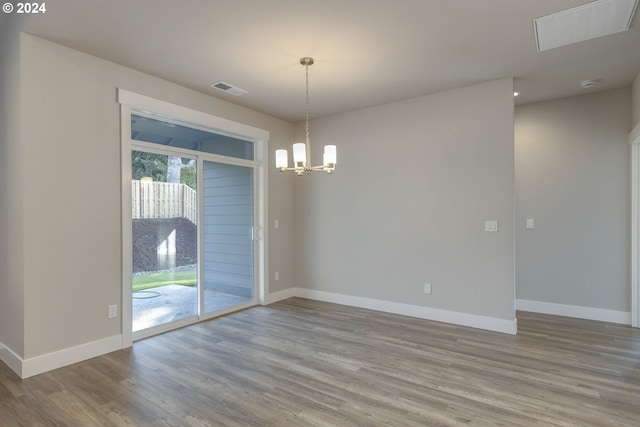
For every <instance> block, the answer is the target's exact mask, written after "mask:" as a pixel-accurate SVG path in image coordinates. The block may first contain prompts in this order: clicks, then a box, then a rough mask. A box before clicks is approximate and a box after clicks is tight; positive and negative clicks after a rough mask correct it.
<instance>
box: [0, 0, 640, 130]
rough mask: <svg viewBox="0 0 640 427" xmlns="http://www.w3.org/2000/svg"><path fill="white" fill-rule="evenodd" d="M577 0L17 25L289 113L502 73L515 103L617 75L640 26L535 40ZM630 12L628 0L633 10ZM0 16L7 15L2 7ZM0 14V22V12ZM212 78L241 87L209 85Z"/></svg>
mask: <svg viewBox="0 0 640 427" xmlns="http://www.w3.org/2000/svg"><path fill="white" fill-rule="evenodd" d="M588 2H589V0H553V1H552V0H517V1H515V0H185V1H176V0H135V1H133V0H108V1H98V0H84V1H80V0H53V1H49V2H47V11H46V13H45V14H40V15H33V16H30V17H29V20H28V22H27V24H26V27H25V31H27V32H29V33H32V34H36V35H39V36H42V37H45V38H47V39H50V40H52V41H54V42H57V43H60V44H62V45H66V46H69V47H72V48H75V49H78V50H81V51H84V52H87V53H90V54H92V55H95V56H98V57H101V58H104V59H107V60H109V61H113V62H116V63H119V64H122V65H125V66H127V67H130V68H134V69H137V70H140V71H143V72H146V73H148V74H152V75H154V76H158V77H161V78H163V79H166V80H169V81H172V82H175V83H178V84H180V85H183V86H186V87H189V88H192V89H195V90H197V91H200V92H204V93H208V94H210V95H212V96H216V97H221V98H224V99H227V100H229V101H231V102H235V103H238V104H241V105H244V106H247V107H249V108H252V109H255V110H259V111H263V112H266V113H269V114H271V115H274V116H276V117H280V118H284V119H287V120H291V121H297V120H301V119H303V117H304V67H303V66H301V65H300V64H299V62H298V61H299V58H300V57H302V56H312V57H314V59H315V65H313V66H312V67H311V68H310V70H309V75H310V76H309V79H310V92H311V94H310V97H311V104H310V110H311V111H310V114H311V116H312V117H320V116H326V115H330V114H336V113H340V112H345V111H350V110H354V109H359V108H363V107H368V106H373V105H377V104H382V103H386V102H391V101H397V100H401V99H405V98H411V97H415V96H420V95H426V94H430V93H435V92H439V91H443V90H447V89H451V88H455V87H461V86H466V85H470V84H474V83H478V82H482V81H487V80H492V79H498V78H502V77H510V76H513V77H515V86H516V90H518V91H519V92H521V94H522V95H521V96H520V97H518V98H517V99H516V103H528V102H533V101H539V100H545V99H552V98H558V97H563V96H569V95H577V94H581V93H585V90H584V89H581V88H580V84H579V83H580V81H581V80H585V79H594V78H599V79H601V81H602V83H601V84H600V85H599V86H598V87H597V88H595V89H591V90H592V91H593V90H606V89H612V88H618V87H624V86H627V85H630V84H631V82H632V81H633V78H634V77H635V76H636V75H637V73H638V72H640V29H639V28H638V27H639V26H640V25H639V24H638V22H639V20H638V18H637V17H636V18H635V19H634V21H633V22H632V26H631V29H630V30H629V31H627V32H624V33H619V34H614V35H611V36H607V37H603V38H600V39H595V40H590V41H586V42H581V43H577V44H574V45H571V46H566V47H562V48H558V49H552V50H549V51H545V52H538V51H537V50H536V43H535V39H534V32H533V24H532V21H533V19H534V18H538V17H541V16H544V15H547V14H550V13H553V12H557V11H560V10H563V9H566V8H570V7H574V6H577V5H581V4H584V3H588ZM637 14H638V13H636V15H637ZM4 18H6V16H5V17H4ZM0 24H2V21H0ZM218 80H223V81H225V82H227V83H230V84H233V85H236V86H238V87H240V88H242V89H245V90H248V91H249V94H247V95H244V96H242V97H234V96H231V95H227V94H224V93H221V92H219V91H217V90H215V89H211V88H209V84H211V83H213V82H216V81H218Z"/></svg>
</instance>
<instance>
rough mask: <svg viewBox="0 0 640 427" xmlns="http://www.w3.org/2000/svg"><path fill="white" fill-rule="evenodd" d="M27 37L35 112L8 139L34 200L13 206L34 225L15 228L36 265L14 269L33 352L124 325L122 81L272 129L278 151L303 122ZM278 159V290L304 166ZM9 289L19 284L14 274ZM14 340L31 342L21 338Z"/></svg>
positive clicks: (286, 267)
mask: <svg viewBox="0 0 640 427" xmlns="http://www.w3.org/2000/svg"><path fill="white" fill-rule="evenodd" d="M20 40H21V46H20V55H21V58H20V59H21V67H22V68H21V70H20V72H21V75H20V79H21V80H20V81H21V92H20V94H19V101H20V105H21V109H22V113H23V117H28V121H27V120H23V122H22V126H21V128H20V131H21V132H22V135H21V143H22V144H21V147H19V146H18V141H17V140H10V143H9V148H8V150H9V153H12V152H19V151H20V149H22V151H23V153H22V157H21V158H16V157H15V156H12V157H11V159H12V162H13V161H17V163H15V164H13V166H12V168H14V170H15V171H20V173H21V174H22V175H21V177H22V180H21V181H20V182H19V183H17V187H16V191H20V192H22V197H23V203H22V206H20V204H17V205H16V204H13V203H12V204H11V206H8V207H7V208H6V209H8V212H7V215H8V218H10V219H9V222H7V220H5V219H4V218H5V216H4V215H3V220H2V222H3V227H4V228H5V229H7V228H13V227H17V228H18V229H20V228H22V232H23V236H22V238H20V236H19V235H15V236H13V238H12V239H11V244H12V245H16V247H18V248H19V245H20V243H21V242H24V243H23V244H24V248H23V251H22V253H23V257H24V258H23V261H24V265H23V266H22V268H21V270H22V274H24V277H23V278H20V277H19V275H20V272H19V271H18V272H17V273H15V274H13V276H15V277H13V278H16V279H18V280H17V281H16V282H13V283H14V284H15V286H16V292H18V293H19V292H24V304H22V305H21V306H24V328H22V331H21V332H16V334H22V335H23V336H24V354H22V355H21V356H23V357H24V358H32V357H35V356H38V355H43V354H47V353H50V352H53V351H56V350H60V349H65V348H70V347H73V346H76V345H80V344H83V343H89V342H91V341H94V340H98V339H101V338H106V337H110V336H113V335H117V334H119V333H121V328H120V321H119V319H117V320H109V319H107V315H106V313H107V311H106V310H107V305H108V304H115V303H119V302H120V300H121V287H122V285H121V273H120V272H121V246H122V244H121V238H120V204H121V203H120V181H121V174H120V162H121V160H120V133H119V122H120V115H119V105H118V104H117V102H116V88H118V87H121V88H124V89H127V90H130V91H133V92H137V93H140V94H143V95H146V96H151V97H155V98H158V99H162V100H165V101H168V102H172V103H174V104H178V105H183V106H186V107H189V108H193V109H196V110H199V111H203V112H206V113H210V114H213V115H217V116H220V117H223V118H227V119H230V120H235V121H238V122H241V123H245V124H248V125H251V126H254V127H258V128H262V129H266V130H268V131H269V132H270V133H271V142H270V144H269V162H272V159H273V152H274V150H275V148H278V147H280V146H288V145H289V144H290V141H291V140H292V136H293V125H292V124H290V123H288V122H285V121H282V120H278V119H275V118H273V117H270V116H267V115H265V114H262V113H258V112H255V111H251V110H248V109H246V108H243V107H240V106H237V105H233V104H231V103H229V102H226V101H223V100H220V99H217V98H214V97H211V96H207V95H205V94H202V93H199V92H194V91H192V90H188V89H186V88H183V87H180V86H177V85H175V84H172V83H169V82H167V81H163V80H160V79H158V78H154V77H152V76H149V75H147V74H143V73H140V72H136V71H133V70H131V69H128V68H124V67H121V66H119V65H116V64H113V63H110V62H107V61H104V60H101V59H98V58H95V57H92V56H89V55H86V54H84V53H81V52H78V51H75V50H71V49H67V48H64V47H62V46H60V45H57V44H54V43H51V42H48V41H46V40H43V39H40V38H37V37H34V36H31V35H26V34H23V35H21V37H20ZM10 47H11V48H12V49H14V50H15V49H16V47H15V44H12V45H11V46H10ZM3 52H4V49H3ZM3 55H4V53H3ZM11 59H12V60H15V59H14V56H12V57H11ZM27 82H28V84H27ZM14 95H15V94H14ZM14 97H15V96H14ZM3 99H4V97H3ZM5 139H6V137H5ZM3 149H4V150H7V149H5V148H3ZM2 158H3V160H0V161H2V162H7V161H6V160H4V159H6V157H4V156H3V157H2ZM8 163H9V164H11V162H8ZM270 165H271V166H270V167H269V166H268V170H269V189H268V190H269V200H270V205H269V206H270V210H269V213H268V215H269V217H271V218H274V217H275V218H279V219H280V229H279V230H278V231H279V233H271V234H270V236H269V238H270V240H269V244H270V246H269V253H270V254H271V256H270V259H269V262H270V263H276V265H277V268H278V270H279V271H280V272H281V276H280V277H281V280H280V281H279V282H272V286H271V290H272V291H273V290H279V289H281V288H286V287H289V286H291V285H292V279H293V268H292V266H291V262H290V260H291V259H292V257H293V239H292V236H293V197H292V193H293V192H292V185H293V178H292V177H290V176H285V175H279V174H278V172H277V171H276V170H275V168H274V167H272V166H273V165H272V164H271V163H270ZM2 169H4V168H2ZM14 181H15V180H14ZM78 194H81V195H82V197H78ZM4 198H6V199H8V200H9V201H12V200H13V199H12V198H11V197H10V196H5V195H3V200H2V203H0V205H2V206H5V200H4ZM44 207H46V209H45V208H44ZM21 214H23V215H22V222H20V221H19V220H18V219H17V218H20V215H21ZM20 226H21V227H20ZM70 231H73V233H72V232H70ZM14 234H15V233H14ZM3 250H4V251H5V252H6V251H8V249H6V248H3ZM12 250H13V249H12ZM17 265H18V267H17V268H20V266H19V263H18V264H17ZM270 268H271V269H273V268H274V267H272V266H270ZM2 274H3V275H6V273H2ZM3 280H5V279H4V278H3ZM2 292H3V295H2V296H3V297H4V294H5V293H9V292H10V291H7V290H4V283H3V291H2ZM10 296H12V295H10ZM2 300H4V298H2ZM13 310H14V311H16V313H15V314H14V315H12V316H11V317H12V320H13V318H15V319H16V320H19V312H18V311H20V308H15V309H13ZM2 316H5V314H3V315H2ZM3 323H4V322H3ZM13 325H16V326H15V327H16V328H17V329H20V328H19V322H18V323H12V328H13V327H14V326H13ZM2 339H3V341H4V340H5V338H4V336H3V337H2ZM6 340H7V342H5V344H7V345H8V346H11V347H13V346H16V347H17V350H18V351H19V350H20V342H19V338H11V337H10V338H8V339H6ZM14 342H15V344H14Z"/></svg>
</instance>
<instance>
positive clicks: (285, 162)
mask: <svg viewBox="0 0 640 427" xmlns="http://www.w3.org/2000/svg"><path fill="white" fill-rule="evenodd" d="M300 64H302V65H304V67H305V71H306V89H307V91H306V98H305V119H306V122H305V142H296V143H295V144H293V164H294V166H293V167H292V168H290V167H289V154H288V153H287V150H276V167H277V168H278V169H280V172H284V171H293V172H295V173H296V174H297V175H304V174H305V173H311V172H326V173H333V171H334V170H335V169H336V160H337V155H336V154H337V153H336V146H335V145H325V146H324V155H323V158H322V165H320V166H311V162H310V160H309V156H310V152H311V149H310V147H311V145H310V142H309V66H310V65H313V58H310V57H308V56H305V57H304V58H300Z"/></svg>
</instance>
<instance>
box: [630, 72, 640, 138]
mask: <svg viewBox="0 0 640 427" xmlns="http://www.w3.org/2000/svg"><path fill="white" fill-rule="evenodd" d="M631 102H632V107H631V110H632V114H633V119H632V122H631V123H632V125H633V126H632V128H636V127H637V126H639V125H640V73H638V75H637V76H636V79H635V80H634V81H633V86H632V87H631Z"/></svg>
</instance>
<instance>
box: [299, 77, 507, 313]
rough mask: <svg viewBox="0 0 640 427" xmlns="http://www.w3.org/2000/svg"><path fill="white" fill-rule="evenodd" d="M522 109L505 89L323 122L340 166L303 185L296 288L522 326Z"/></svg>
mask: <svg viewBox="0 0 640 427" xmlns="http://www.w3.org/2000/svg"><path fill="white" fill-rule="evenodd" d="M513 108H514V107H513V81H512V79H503V80H498V81H493V82H489V83H485V84H480V85H475V86H470V87H466V88H462V89H457V90H452V91H449V92H444V93H440V94H436V95H431V96H425V97H419V98H414V99H410V100H406V101H401V102H396V103H391V104H386V105H382V106H378V107H373V108H368V109H363V110H358V111H354V112H350V113H346V114H340V115H336V116H331V117H326V118H322V119H318V120H313V121H312V123H311V128H310V129H311V139H312V147H313V151H314V152H313V154H312V160H315V161H314V164H315V163H318V161H319V159H320V160H321V159H322V153H321V151H322V145H323V144H329V143H335V144H337V146H338V163H337V169H336V172H335V174H334V175H332V176H325V175H321V174H314V175H311V176H305V177H297V178H296V185H295V206H296V208H295V209H296V211H295V212H296V271H295V273H296V283H297V284H298V286H300V287H302V288H306V289H310V290H314V291H322V292H327V293H331V294H339V295H347V296H355V297H361V298H369V299H374V300H378V301H383V302H388V303H390V304H391V303H400V304H408V305H411V306H420V307H428V308H432V309H437V310H445V311H449V312H453V313H464V314H473V315H478V316H487V317H490V318H498V319H506V320H510V321H513V319H514V273H513V270H514V254H513V252H514V243H513V240H514V237H513V215H514V213H513V203H514V199H513ZM299 130H301V129H300V128H298V129H297V131H299ZM492 219H493V220H498V221H499V230H500V231H499V232H497V233H492V232H485V231H484V221H485V220H492ZM426 282H428V283H430V284H431V285H432V289H433V293H432V294H431V295H426V294H425V293H424V283H426ZM381 306H384V303H382V304H381ZM427 317H428V316H427ZM453 317H454V321H455V315H454V316H453Z"/></svg>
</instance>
